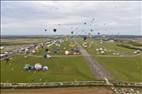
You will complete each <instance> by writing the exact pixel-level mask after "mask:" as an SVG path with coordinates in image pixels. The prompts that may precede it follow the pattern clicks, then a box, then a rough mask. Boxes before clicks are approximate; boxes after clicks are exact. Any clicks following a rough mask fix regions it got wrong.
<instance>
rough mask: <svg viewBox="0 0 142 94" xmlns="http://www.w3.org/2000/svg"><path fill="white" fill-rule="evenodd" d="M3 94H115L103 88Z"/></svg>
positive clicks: (9, 92) (49, 89) (17, 91)
mask: <svg viewBox="0 0 142 94" xmlns="http://www.w3.org/2000/svg"><path fill="white" fill-rule="evenodd" d="M1 94H113V92H112V91H111V90H110V89H107V88H103V87H70V88H47V89H16V90H15V89H4V90H1Z"/></svg>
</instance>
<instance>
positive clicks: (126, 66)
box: [95, 56, 142, 82]
mask: <svg viewBox="0 0 142 94" xmlns="http://www.w3.org/2000/svg"><path fill="white" fill-rule="evenodd" d="M95 59H96V60H97V61H98V62H99V63H101V64H102V65H103V66H104V67H105V68H106V69H107V70H108V71H109V72H111V74H112V76H113V79H114V80H121V81H132V82H135V81H138V82H142V60H141V57H140V56H135V57H99V56H98V57H95Z"/></svg>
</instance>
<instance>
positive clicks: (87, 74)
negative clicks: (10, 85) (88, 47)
mask: <svg viewBox="0 0 142 94" xmlns="http://www.w3.org/2000/svg"><path fill="white" fill-rule="evenodd" d="M69 44H70V41H66V42H64V43H63V44H61V47H59V48H60V49H62V50H63V47H66V49H69V48H70V47H69V46H68V45H69ZM54 47H55V46H52V47H51V48H50V50H52V49H53V48H54ZM45 48H46V47H45ZM45 48H43V49H40V50H39V51H38V52H37V53H36V54H34V55H30V56H28V57H27V58H25V57H24V56H25V55H24V54H23V55H22V54H19V55H16V56H14V57H13V58H12V59H11V60H10V62H9V63H7V62H5V61H2V62H1V82H46V81H50V82H52V81H75V80H79V81H80V80H82V81H84V80H94V79H95V77H94V76H93V75H92V73H91V71H90V69H89V67H88V66H87V64H86V62H85V60H84V58H83V57H82V56H80V55H77V56H65V55H63V51H62V52H59V54H57V55H56V57H51V58H50V59H45V58H43V53H44V51H45ZM53 55H55V54H53ZM61 55H62V56H61ZM36 63H40V64H42V65H47V66H48V67H49V70H48V71H30V72H28V71H25V70H24V66H25V64H33V65H34V64H36Z"/></svg>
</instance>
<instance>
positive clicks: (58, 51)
mask: <svg viewBox="0 0 142 94" xmlns="http://www.w3.org/2000/svg"><path fill="white" fill-rule="evenodd" d="M33 45H36V46H33ZM1 46H3V49H1V54H4V53H5V54H8V53H9V54H10V55H9V56H8V59H7V58H6V59H5V57H2V58H1V59H2V60H1V63H0V64H1V69H0V72H1V83H44V82H70V81H99V80H106V79H105V78H107V80H109V81H122V82H136V83H140V82H142V75H141V74H142V59H141V57H142V52H141V51H142V50H141V49H142V42H141V38H140V39H138V38H134V39H133V38H123V39H122V38H121V39H119V38H117V39H116V38H102V37H88V38H87V39H86V40H84V38H83V37H70V36H69V37H50V38H13V39H12V38H11V39H2V42H1ZM30 47H31V48H30ZM36 47H37V48H36ZM27 48H29V49H30V50H28V52H25V49H27ZM47 50H48V52H47ZM46 52H47V54H46V55H47V57H45V53H46ZM27 64H28V65H31V66H34V65H35V64H40V65H42V66H47V67H48V69H47V70H43V69H39V70H36V69H28V70H27V69H25V66H26V65H27ZM106 82H107V81H106ZM103 88H104V87H103ZM68 89H72V88H68ZM94 90H97V89H94ZM138 90H139V89H138ZM19 91H20V90H19ZM19 91H18V92H19ZM43 91H44V90H43ZM47 91H48V90H47ZM69 91H70V92H71V91H72V90H69ZM77 91H78V90H77ZM77 91H73V92H77ZM88 91H90V93H89V94H94V93H91V91H92V90H91V89H90V90H88ZM104 91H106V92H109V93H106V92H105V93H102V92H101V91H99V90H98V93H96V94H113V93H112V92H111V91H110V90H109V89H108V90H107V89H106V90H104ZM139 91H140V90H139ZM4 92H7V94H17V93H8V92H11V90H9V91H8V90H6V91H4V90H3V91H2V93H4ZM30 92H32V90H31V91H30ZM51 92H52V90H51ZM59 92H60V90H59ZM61 92H62V89H61ZM70 92H68V91H67V92H66V93H68V94H73V93H70ZM79 92H81V91H78V93H77V94H81V93H79ZM96 92H97V91H96ZM99 92H101V93H99ZM140 92H141V91H140ZM18 94H19V93H18ZM21 94H22V93H21ZM27 94H32V93H27ZM34 94H36V93H34ZM42 94H43V93H42ZM46 94H48V93H46ZM53 94H54V91H53ZM55 94H57V92H55ZM59 94H60V93H59ZM61 94H64V93H61ZM82 94H86V93H82ZM130 94H131V93H130ZM136 94H140V93H136Z"/></svg>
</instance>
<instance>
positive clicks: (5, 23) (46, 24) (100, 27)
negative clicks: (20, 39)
mask: <svg viewBox="0 0 142 94" xmlns="http://www.w3.org/2000/svg"><path fill="white" fill-rule="evenodd" d="M141 4H142V3H141V2H140V1H2V2H1V5H2V6H1V18H2V19H1V27H2V34H24V33H26V32H30V33H29V34H35V31H36V32H39V33H36V34H44V33H45V32H41V30H42V29H44V28H49V29H50V31H51V30H52V28H54V27H58V28H59V30H60V32H57V33H58V34H70V31H71V27H73V26H74V27H76V26H79V24H81V25H80V26H79V29H78V31H77V30H76V32H80V31H81V30H83V29H84V31H88V32H89V30H90V28H93V29H94V30H95V34H96V32H101V33H105V34H112V32H113V33H114V34H117V33H118V32H119V33H120V34H136V35H139V34H141V26H140V23H141V22H140V21H141V20H142V19H141V18H142V16H141V12H142V9H141ZM93 18H95V22H94V23H90V22H91V19H93ZM84 22H87V23H88V24H87V25H86V26H84V25H82V23H84ZM57 24H62V25H61V26H60V27H59V26H57ZM63 24H64V25H63ZM61 30H62V32H61ZM79 30H80V31H79ZM17 32H19V33H17ZM110 32H111V33H110ZM82 33H83V32H82ZM48 34H53V33H52V32H50V33H48ZM80 34H81V33H80Z"/></svg>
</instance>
